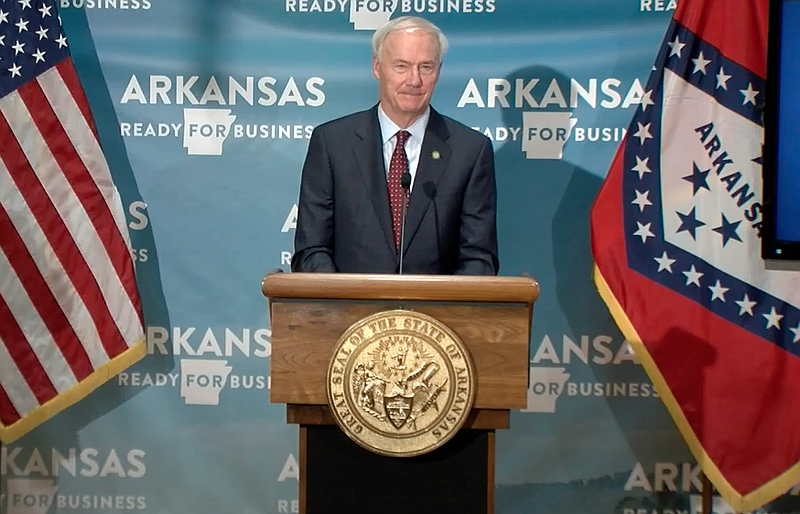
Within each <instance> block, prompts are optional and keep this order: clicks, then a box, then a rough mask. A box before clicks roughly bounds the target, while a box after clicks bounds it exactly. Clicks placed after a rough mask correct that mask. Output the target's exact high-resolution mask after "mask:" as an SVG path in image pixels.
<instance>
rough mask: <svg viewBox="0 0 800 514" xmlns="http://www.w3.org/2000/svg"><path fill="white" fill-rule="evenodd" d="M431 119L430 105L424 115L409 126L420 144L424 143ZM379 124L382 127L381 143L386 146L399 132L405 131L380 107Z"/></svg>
mask: <svg viewBox="0 0 800 514" xmlns="http://www.w3.org/2000/svg"><path fill="white" fill-rule="evenodd" d="M430 117H431V106H430V105H429V106H428V108H427V109H425V112H423V113H422V115H421V116H420V117H419V118H417V119H416V120H414V122H413V123H412V124H411V125H409V126H408V128H407V129H405V130H407V131H408V132H409V133H410V134H411V137H412V138H413V139H416V140H417V141H419V142H422V140H423V138H424V137H425V129H426V128H427V127H428V120H429V119H430ZM378 122H379V123H380V126H381V143H382V144H386V143H387V142H388V141H389V140H390V139H391V138H393V137H394V135H395V134H397V131H398V130H403V129H401V128H400V127H398V126H397V125H396V124H395V122H393V121H392V120H390V119H389V116H387V115H386V113H385V112H383V107H382V106H381V105H378Z"/></svg>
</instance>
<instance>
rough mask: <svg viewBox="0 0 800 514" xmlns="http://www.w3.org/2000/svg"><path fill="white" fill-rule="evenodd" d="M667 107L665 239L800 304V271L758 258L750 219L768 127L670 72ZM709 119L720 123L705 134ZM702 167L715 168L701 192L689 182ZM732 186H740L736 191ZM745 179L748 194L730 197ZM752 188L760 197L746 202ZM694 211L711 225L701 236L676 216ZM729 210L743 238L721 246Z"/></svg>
mask: <svg viewBox="0 0 800 514" xmlns="http://www.w3.org/2000/svg"><path fill="white" fill-rule="evenodd" d="M662 105H663V111H662V113H663V114H662V126H661V191H662V195H663V196H662V199H661V202H662V204H661V206H662V213H663V220H664V238H665V240H666V241H667V242H669V243H671V244H673V245H675V246H677V247H679V248H681V249H683V250H685V251H687V252H689V253H692V254H694V255H696V256H697V257H699V258H700V259H703V260H704V261H706V262H708V263H709V264H711V265H712V266H714V267H716V268H717V269H719V270H721V271H723V272H725V273H727V274H729V275H731V276H733V277H735V278H737V279H739V280H741V281H743V282H746V283H749V284H752V285H754V286H755V287H759V288H761V289H763V290H765V291H766V292H767V293H769V294H771V295H773V296H775V297H776V298H779V299H781V300H783V301H785V302H788V303H790V304H792V305H800V274H798V273H796V272H791V271H781V270H768V269H766V267H765V264H764V261H763V260H762V259H760V258H759V257H758V256H759V255H760V244H761V243H760V240H759V238H758V233H757V230H756V228H753V227H752V224H753V222H751V221H748V220H747V219H746V218H745V216H744V212H745V210H748V209H750V207H751V206H752V203H753V202H760V201H761V189H762V188H761V166H760V165H759V164H757V163H756V162H753V159H756V158H758V157H760V156H761V153H762V152H761V142H762V139H761V134H762V130H761V127H759V126H758V125H756V124H755V123H753V122H751V121H749V120H748V119H746V118H745V117H743V116H740V115H739V114H737V113H735V112H732V111H730V110H728V109H726V108H725V107H723V106H722V105H720V104H719V103H717V102H716V101H715V100H714V98H712V97H711V96H709V95H708V94H706V93H704V92H703V91H701V90H699V89H697V88H696V87H694V86H693V85H691V84H689V83H687V82H686V81H685V80H683V79H682V78H681V77H680V76H678V75H676V74H675V73H674V72H672V71H670V70H668V69H665V70H664V100H663V103H662ZM709 123H713V129H711V128H707V129H706V131H708V130H712V132H711V133H707V134H706V137H705V138H704V137H703V134H702V133H700V132H698V130H697V129H698V128H699V127H704V126H707V125H708V124H709ZM715 136H716V137H717V138H718V139H719V143H720V148H719V150H714V148H715V147H714V146H710V145H709V143H710V141H711V140H712V139H713V138H714V137H715ZM633 140H634V141H635V140H636V139H635V138H633ZM706 146H709V149H707V148H706ZM709 152H711V156H709ZM722 152H727V157H726V159H729V160H731V161H733V162H732V163H729V164H726V165H724V167H722V168H721V169H720V171H719V175H718V174H717V169H718V168H720V165H719V164H714V161H715V159H718V158H719V157H720V155H721V154H722ZM719 162H721V161H718V163H719ZM695 164H696V165H697V166H698V167H699V168H700V169H701V170H710V172H709V173H708V176H707V182H708V187H709V189H710V190H706V189H700V190H699V191H698V192H697V194H696V195H695V194H694V192H693V188H692V184H691V183H690V182H687V180H685V179H684V177H686V176H687V175H690V174H691V173H692V170H693V167H694V165H695ZM736 172H739V173H740V174H741V176H740V177H739V178H738V179H736V181H735V183H733V178H729V181H730V182H723V181H721V180H720V178H721V177H726V176H728V175H730V174H732V173H736ZM729 183H733V185H732V186H731V190H730V191H729V190H728V187H729V185H728V184H729ZM745 184H747V185H748V186H749V187H748V188H747V190H746V191H745V190H743V191H742V192H741V193H740V194H739V195H737V196H735V197H732V196H731V193H735V192H736V191H738V190H739V189H740V188H741V187H743V186H744V185H745ZM664 192H667V193H664ZM749 193H753V195H754V196H753V197H752V198H751V199H750V200H748V201H747V202H746V203H744V202H742V198H743V197H746V195H747V194H749ZM701 195H714V199H713V201H698V200H700V199H701ZM706 199H707V197H706ZM739 202H742V203H743V204H742V206H739V205H738V203H739ZM692 209H695V217H696V218H697V219H698V220H702V221H703V222H705V223H706V225H705V226H704V227H703V228H704V230H697V232H696V238H693V237H692V235H691V234H690V232H689V231H686V230H683V231H679V228H680V226H681V219H680V217H679V216H678V215H677V214H676V213H677V212H680V213H684V214H685V213H689V212H691V211H692ZM723 215H724V216H725V219H726V220H727V221H728V222H730V223H735V222H737V221H741V223H739V225H738V227H737V229H736V234H737V235H738V237H739V238H740V239H741V241H737V240H735V239H730V240H728V241H727V242H726V244H724V245H723V244H721V241H722V238H721V236H720V234H718V233H717V232H714V231H713V230H712V229H713V228H714V227H717V226H719V225H720V223H721V222H722V216H723Z"/></svg>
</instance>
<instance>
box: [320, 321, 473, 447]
mask: <svg viewBox="0 0 800 514" xmlns="http://www.w3.org/2000/svg"><path fill="white" fill-rule="evenodd" d="M326 382H327V392H328V404H329V406H330V409H331V412H332V414H333V417H334V419H336V422H337V423H338V424H339V426H340V427H341V429H342V430H343V431H344V432H345V433H346V434H347V436H348V437H350V438H351V439H352V440H353V441H355V442H356V443H358V444H360V445H361V446H363V447H364V448H366V449H368V450H370V451H373V452H375V453H379V454H382V455H388V456H392V457H411V456H415V455H421V454H423V453H427V452H429V451H431V450H434V449H436V448H438V447H440V446H442V445H443V444H444V443H446V442H447V441H448V440H449V439H450V438H451V437H453V435H455V433H456V432H458V430H459V429H460V428H461V426H462V425H463V424H464V421H465V420H466V418H467V416H468V415H469V412H470V409H471V408H472V403H473V400H474V399H475V391H476V381H475V371H474V366H473V364H472V359H471V358H470V355H469V353H468V352H467V350H466V347H465V346H464V344H463V343H462V342H461V340H460V339H459V338H458V336H457V335H456V334H455V333H454V332H453V331H452V330H450V329H449V328H448V327H447V326H446V325H444V324H443V323H441V322H440V321H438V320H436V319H435V318H433V317H431V316H428V315H426V314H422V313H419V312H415V311H409V310H402V309H398V310H388V311H383V312H378V313H376V314H372V315H370V316H367V317H366V318H363V319H361V320H359V321H357V322H355V323H354V324H353V325H352V326H351V327H350V328H348V329H347V330H346V331H345V332H344V333H343V334H342V336H341V337H340V338H339V341H338V343H337V344H336V347H335V349H334V351H333V354H332V356H331V359H330V362H329V364H328V375H327V381H326Z"/></svg>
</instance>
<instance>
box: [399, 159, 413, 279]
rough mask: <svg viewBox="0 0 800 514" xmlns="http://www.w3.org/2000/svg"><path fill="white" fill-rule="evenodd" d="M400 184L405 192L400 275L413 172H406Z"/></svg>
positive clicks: (401, 225)
mask: <svg viewBox="0 0 800 514" xmlns="http://www.w3.org/2000/svg"><path fill="white" fill-rule="evenodd" d="M400 185H401V186H403V191H404V192H405V195H404V198H403V219H402V220H401V222H400V269H399V273H398V274H400V275H402V274H403V254H405V249H404V247H405V239H406V211H407V210H408V192H409V189H410V188H411V173H409V172H407V171H406V172H404V173H403V175H402V176H401V177H400Z"/></svg>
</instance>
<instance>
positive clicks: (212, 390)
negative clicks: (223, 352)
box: [181, 359, 233, 405]
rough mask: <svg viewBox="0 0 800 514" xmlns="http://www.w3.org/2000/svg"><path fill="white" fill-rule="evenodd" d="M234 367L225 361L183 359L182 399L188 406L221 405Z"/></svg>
mask: <svg viewBox="0 0 800 514" xmlns="http://www.w3.org/2000/svg"><path fill="white" fill-rule="evenodd" d="M232 369H233V367H232V366H228V361H225V360H206V359H181V397H182V398H183V399H184V402H185V403H186V404H187V405H219V393H220V392H221V391H222V390H223V389H224V388H225V384H227V382H228V375H230V374H231V370H232Z"/></svg>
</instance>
